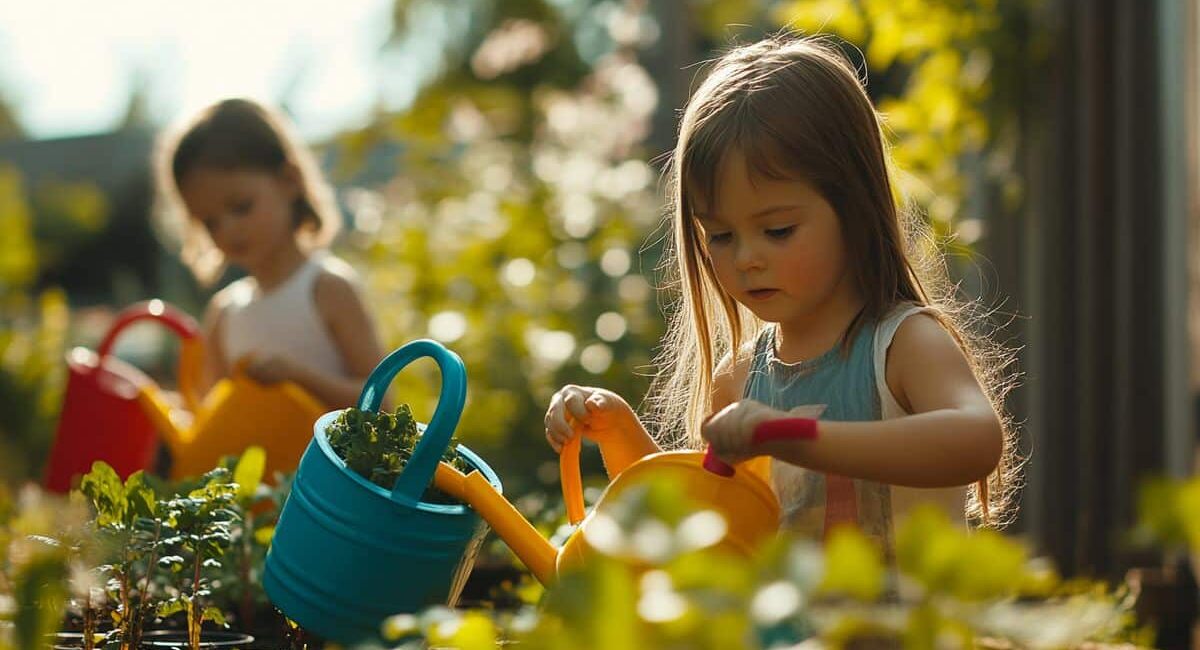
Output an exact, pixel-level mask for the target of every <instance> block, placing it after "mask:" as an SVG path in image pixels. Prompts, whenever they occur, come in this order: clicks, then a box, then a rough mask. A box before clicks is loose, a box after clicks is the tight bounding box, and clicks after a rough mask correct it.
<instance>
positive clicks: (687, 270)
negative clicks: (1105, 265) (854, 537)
mask: <svg viewBox="0 0 1200 650" xmlns="http://www.w3.org/2000/svg"><path fill="white" fill-rule="evenodd" d="M672 181H673V182H672V190H673V192H674V210H673V214H672V215H671V219H672V221H673V227H672V229H671V240H670V242H669V246H668V253H667V262H666V264H667V268H668V270H670V271H672V272H673V275H674V277H673V278H671V279H672V280H673V282H671V283H670V285H669V286H673V287H676V286H677V287H679V288H680V290H681V296H680V297H679V300H678V301H677V302H676V303H675V305H674V306H675V309H674V311H673V313H672V314H671V317H670V326H669V329H668V333H667V336H666V338H665V340H664V345H663V348H662V350H661V354H660V357H659V362H660V366H659V367H660V370H659V373H658V375H657V377H656V381H655V383H654V386H653V387H652V389H651V395H650V397H649V404H650V405H651V407H652V409H653V412H652V414H651V418H650V419H649V420H648V421H649V423H650V424H651V425H652V426H651V429H652V430H653V431H654V434H655V435H654V436H651V434H650V433H648V431H647V429H646V427H644V426H643V424H642V423H641V422H640V421H639V419H638V417H637V416H636V415H635V414H634V412H633V410H632V409H631V408H630V407H629V405H628V404H627V403H626V402H625V400H623V399H622V398H621V397H620V396H618V395H615V394H613V393H612V392H610V391H606V390H603V389H599V388H588V387H580V386H566V387H564V388H563V389H561V390H559V391H558V393H556V394H555V395H554V397H553V398H552V400H551V403H550V407H549V409H548V411H547V414H546V436H547V438H548V440H549V442H550V444H551V445H552V446H553V447H555V448H556V449H560V448H561V446H562V444H563V443H564V442H565V441H567V440H568V439H570V438H571V437H573V436H574V435H577V434H580V433H582V434H583V435H584V436H587V437H589V438H592V439H597V440H599V441H601V442H603V440H604V439H605V438H606V437H610V436H622V437H625V438H627V439H635V440H638V441H640V444H639V449H638V450H637V451H635V452H633V453H627V457H623V458H605V462H606V464H607V465H608V468H609V470H610V472H612V471H613V470H614V468H616V469H618V470H619V468H622V467H624V466H625V465H626V464H628V463H629V462H631V461H632V460H633V459H635V458H636V457H638V456H639V455H641V454H645V453H651V452H654V451H657V450H658V449H659V448H660V446H663V447H670V446H680V444H682V445H683V446H687V447H693V448H695V447H699V446H700V445H701V444H702V442H703V441H707V442H709V443H710V444H711V446H712V449H713V451H714V452H715V453H716V454H717V455H718V456H719V457H721V458H722V459H724V460H726V461H729V462H737V461H740V460H743V459H745V458H748V457H750V456H754V455H761V454H769V455H771V456H773V457H774V458H775V459H776V460H775V461H774V462H773V464H772V482H773V484H774V487H775V489H776V492H777V494H778V496H779V498H780V503H781V506H782V511H783V517H784V522H783V523H784V524H785V525H787V526H789V527H790V528H792V529H793V530H797V531H799V532H800V533H802V534H808V535H812V536H815V537H818V538H819V537H821V536H823V535H824V533H825V532H826V531H827V530H829V529H831V528H832V527H833V526H835V525H838V524H842V523H852V524H856V525H857V526H858V527H859V528H860V529H862V530H863V531H864V532H866V533H867V534H869V535H871V536H873V537H875V538H876V539H877V540H878V541H879V542H880V543H881V544H883V546H884V548H885V549H889V550H890V549H891V547H892V543H891V536H892V518H893V512H894V511H898V512H903V511H905V510H907V509H908V508H909V507H910V506H911V505H912V504H914V503H916V502H928V501H933V502H935V503H940V504H942V505H944V506H945V507H946V509H947V510H948V511H949V512H951V514H953V515H954V516H955V517H956V518H957V519H959V520H963V519H964V517H965V516H971V517H973V518H975V519H980V520H983V521H984V522H986V523H989V524H992V525H1002V524H1003V523H1004V522H1005V519H1006V509H1007V507H1008V505H1009V502H1010V500H1011V496H1012V489H1013V483H1014V482H1013V481H1012V474H1013V472H1014V471H1015V463H1013V462H1012V458H1013V439H1012V437H1011V435H1012V434H1011V432H1010V431H1009V428H1008V426H1007V420H1006V418H1005V417H1004V415H1003V411H1002V410H1000V409H999V404H1000V400H1001V398H1002V394H1003V392H1004V389H1005V386H1006V383H1005V378H1004V376H1003V374H1002V369H1003V367H1004V365H1005V364H1006V362H1007V361H1008V360H1009V359H1010V356H1011V355H1010V354H1009V353H1007V352H1006V351H1005V350H1004V349H1002V348H1000V347H999V346H996V345H994V344H992V343H990V342H989V341H988V340H987V339H985V338H983V337H981V336H976V335H973V334H972V333H971V332H970V331H969V330H968V329H967V328H966V327H965V326H962V325H960V324H959V322H958V321H957V320H956V315H957V314H960V313H962V312H963V310H962V308H960V307H956V306H954V303H953V301H952V300H951V299H950V297H949V296H944V297H936V296H933V295H931V292H933V291H935V290H936V291H942V292H945V293H947V294H949V291H946V286H947V283H946V281H945V271H944V267H942V266H941V265H940V264H926V265H921V264H918V262H919V261H920V260H919V259H917V258H915V257H914V258H913V259H910V257H909V255H910V253H909V252H908V250H909V244H910V233H909V232H907V229H909V228H912V227H915V226H916V225H917V224H916V223H915V222H914V223H911V224H910V223H908V222H907V220H902V219H901V214H900V211H899V209H898V206H897V201H896V199H895V194H894V193H893V187H892V181H891V178H890V176H889V170H888V163H887V153H886V147H885V144H884V141H883V138H882V136H881V129H880V123H879V118H878V116H877V114H876V112H875V110H874V108H873V106H872V105H871V102H870V100H869V99H868V97H867V94H866V92H865V90H864V88H863V86H862V85H861V83H860V82H859V80H858V77H857V75H856V74H855V70H854V68H853V66H851V65H850V64H849V63H848V62H847V61H846V60H845V59H844V58H843V56H842V55H841V54H840V52H839V51H838V50H837V49H836V48H834V47H833V46H831V45H827V44H825V43H824V42H822V41H819V40H813V39H795V38H784V37H778V38H771V39H767V40H765V41H762V42H759V43H756V44H753V45H748V46H745V47H741V48H738V49H736V50H733V51H731V52H730V53H728V54H727V55H725V56H724V57H723V58H722V59H721V60H720V61H719V62H718V63H717V64H716V65H715V67H714V68H713V70H712V72H711V73H710V75H709V76H708V77H707V79H706V80H705V81H704V83H703V84H702V85H701V86H700V88H699V90H698V91H697V92H696V94H695V95H694V96H693V97H692V98H691V101H690V102H689V103H688V106H687V109H686V111H685V112H684V116H683V122H682V125H681V128H680V133H679V141H678V144H677V147H676V149H675V154H674V158H673V165H672ZM912 248H916V247H915V246H913V247H912ZM934 261H935V262H940V260H938V259H936V257H935V258H934ZM918 271H925V272H924V273H919V272H918ZM718 360H719V361H718ZM796 416H803V418H806V419H800V420H793V421H792V422H791V424H793V425H798V426H799V430H800V432H801V433H803V434H805V435H807V436H808V439H794V438H789V439H771V435H770V434H771V433H773V431H771V430H767V431H764V430H763V428H762V427H760V425H761V423H763V422H773V423H774V424H775V425H778V424H779V423H778V422H775V421H776V420H778V419H780V418H788V417H793V418H795V417H796ZM818 416H819V417H820V421H819V424H817V422H816V420H815V418H817V417H818ZM771 428H776V429H777V428H778V426H776V427H771ZM756 429H758V430H759V433H760V435H759V438H758V439H757V440H758V441H756V439H755V431H756ZM763 433H766V434H767V435H766V436H763V435H762V434H763ZM814 435H815V438H813V437H812V436H814ZM764 438H766V440H765V441H763V440H764ZM989 474H990V475H991V479H990V480H988V477H989ZM972 483H976V484H977V485H976V488H975V490H973V491H972V492H973V494H972V495H970V498H968V488H967V487H966V486H968V485H970V484H972ZM934 488H937V489H934Z"/></svg>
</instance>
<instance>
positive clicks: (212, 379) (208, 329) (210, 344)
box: [196, 291, 229, 399]
mask: <svg viewBox="0 0 1200 650" xmlns="http://www.w3.org/2000/svg"><path fill="white" fill-rule="evenodd" d="M224 314H225V293H224V292H223V291H221V292H218V293H217V294H216V295H214V296H213V297H212V300H209V301H208V306H207V307H205V308H204V320H203V324H202V329H203V330H204V368H203V370H202V372H201V376H200V381H199V385H198V386H196V388H197V389H199V391H200V397H201V399H203V398H204V396H205V395H207V394H208V391H209V390H211V389H212V387H213V384H216V383H217V381H218V380H220V379H222V378H224V377H226V376H228V375H229V368H227V367H226V366H225V348H224V343H223V342H222V341H223V336H222V332H223V330H224V322H225V319H224Z"/></svg>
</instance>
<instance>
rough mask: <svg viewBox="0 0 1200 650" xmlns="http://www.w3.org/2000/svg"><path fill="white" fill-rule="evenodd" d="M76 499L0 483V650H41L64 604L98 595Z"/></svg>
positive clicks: (81, 511) (90, 550) (83, 509)
mask: <svg viewBox="0 0 1200 650" xmlns="http://www.w3.org/2000/svg"><path fill="white" fill-rule="evenodd" d="M87 518H88V510H87V507H86V506H85V505H84V504H83V502H82V500H80V499H79V498H75V497H72V498H69V499H68V498H66V497H62V496H57V495H49V494H46V493H44V492H42V491H40V490H39V489H37V488H36V487H33V486H32V485H30V486H26V487H24V488H23V489H21V491H20V492H19V493H18V494H17V495H16V497H15V498H14V496H13V494H12V493H10V492H9V491H8V489H7V488H6V487H5V486H3V485H2V484H0V650H8V649H10V648H12V649H14V650H15V649H22V650H23V649H25V648H39V647H44V640H45V639H46V635H48V634H53V633H54V632H56V631H57V630H59V629H60V627H59V626H60V624H61V621H62V617H63V613H64V612H65V611H66V607H67V603H68V601H69V600H76V599H90V598H91V597H92V595H94V594H99V593H102V590H101V589H100V587H99V584H98V583H97V582H96V580H95V572H94V571H93V567H94V566H95V564H96V561H97V557H98V556H97V555H96V553H95V544H94V542H93V540H91V539H90V537H89V536H88V535H87Z"/></svg>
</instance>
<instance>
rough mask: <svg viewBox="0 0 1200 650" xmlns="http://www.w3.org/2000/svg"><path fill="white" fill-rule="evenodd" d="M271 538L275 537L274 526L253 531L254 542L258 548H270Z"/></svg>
mask: <svg viewBox="0 0 1200 650" xmlns="http://www.w3.org/2000/svg"><path fill="white" fill-rule="evenodd" d="M273 537H275V527H274V526H263V527H262V528H259V529H258V530H256V531H254V541H255V542H257V543H258V544H259V545H260V546H270V544H271V539H272V538H273Z"/></svg>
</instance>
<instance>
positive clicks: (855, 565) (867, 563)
mask: <svg viewBox="0 0 1200 650" xmlns="http://www.w3.org/2000/svg"><path fill="white" fill-rule="evenodd" d="M884 577H885V574H884V567H883V553H882V551H881V550H880V549H879V547H878V546H876V545H875V544H874V543H873V542H872V541H871V540H870V539H868V538H867V536H866V535H864V534H862V532H861V531H859V530H858V529H857V528H855V527H853V526H840V527H838V528H836V529H834V530H833V532H832V533H831V534H830V535H829V539H828V541H826V543H825V575H824V577H823V578H822V580H821V584H820V587H819V589H820V590H821V591H824V592H827V593H840V594H846V595H848V596H852V597H854V598H857V599H859V600H863V601H872V600H874V599H876V598H878V597H879V595H880V594H881V593H883V582H884Z"/></svg>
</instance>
